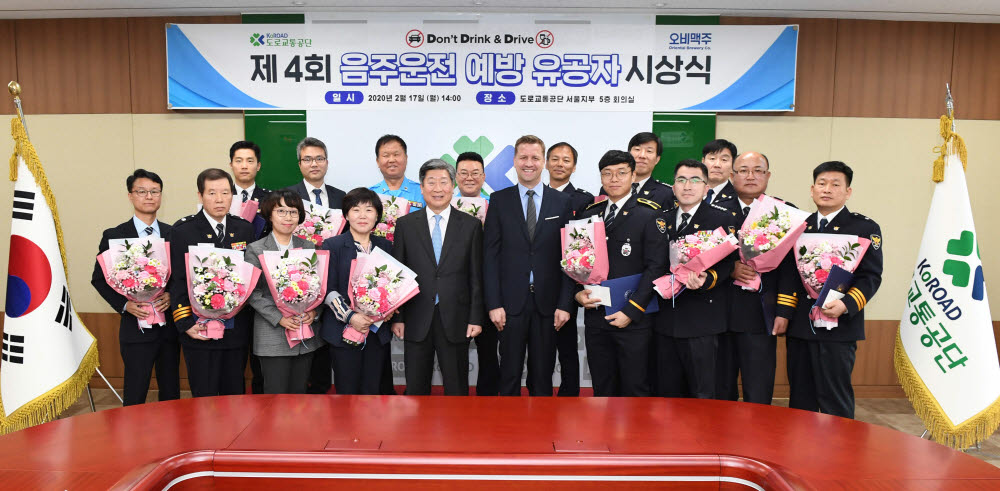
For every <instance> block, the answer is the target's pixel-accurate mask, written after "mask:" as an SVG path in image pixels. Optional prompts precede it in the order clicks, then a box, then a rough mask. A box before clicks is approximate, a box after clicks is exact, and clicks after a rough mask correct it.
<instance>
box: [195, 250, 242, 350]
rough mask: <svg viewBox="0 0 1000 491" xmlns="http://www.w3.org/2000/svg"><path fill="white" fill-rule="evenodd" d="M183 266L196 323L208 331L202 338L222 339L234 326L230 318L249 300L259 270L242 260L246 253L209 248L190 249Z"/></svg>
mask: <svg viewBox="0 0 1000 491" xmlns="http://www.w3.org/2000/svg"><path fill="white" fill-rule="evenodd" d="M184 266H185V268H186V270H187V289H188V298H189V299H190V300H191V310H192V311H193V312H194V313H195V315H196V316H197V318H198V320H197V323H198V324H201V325H204V326H205V327H206V328H207V330H206V331H205V334H203V336H205V337H206V338H209V339H222V336H223V334H225V329H227V328H231V327H232V326H231V324H232V323H231V322H228V321H229V319H232V318H233V317H234V316H235V315H236V314H238V313H239V311H240V309H242V308H243V306H244V305H246V303H247V299H248V298H250V292H251V291H253V288H254V286H255V285H256V284H257V279H258V278H259V277H260V270H259V269H257V268H255V267H254V266H253V265H252V264H250V263H248V262H246V261H244V260H243V251H234V250H232V249H218V248H215V247H210V246H190V247H189V248H188V252H187V253H185V254H184ZM224 321H226V322H224ZM227 324H228V326H227Z"/></svg>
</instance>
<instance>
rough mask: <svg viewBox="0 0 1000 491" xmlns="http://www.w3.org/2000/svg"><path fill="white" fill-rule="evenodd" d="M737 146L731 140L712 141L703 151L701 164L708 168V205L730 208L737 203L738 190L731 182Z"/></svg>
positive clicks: (706, 200)
mask: <svg viewBox="0 0 1000 491" xmlns="http://www.w3.org/2000/svg"><path fill="white" fill-rule="evenodd" d="M737 155H739V154H737V153H736V145H734V144H733V143H732V142H730V141H729V140H723V139H718V140H712V141H710V142H708V143H706V144H705V146H704V147H702V149H701V162H702V163H703V164H705V167H706V168H708V192H707V194H706V195H705V202H706V203H713V204H716V205H719V206H721V207H723V208H729V207H730V206H731V205H732V203H734V202H735V201H736V190H734V189H733V184H732V183H731V182H729V178H730V177H731V176H732V173H733V172H732V171H733V159H735V158H736V156H737Z"/></svg>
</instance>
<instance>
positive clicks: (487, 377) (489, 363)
mask: <svg viewBox="0 0 1000 491" xmlns="http://www.w3.org/2000/svg"><path fill="white" fill-rule="evenodd" d="M455 168H456V169H457V174H456V179H455V181H456V182H457V183H458V185H457V186H455V196H464V197H467V198H477V197H483V198H486V201H487V202H489V200H490V196H489V195H488V194H486V192H485V191H484V190H483V183H484V182H486V174H485V173H484V172H483V171H484V168H485V165H484V163H483V156H482V155H479V154H478V153H476V152H463V153H462V154H461V155H459V156H458V159H457V160H456V162H455ZM483 316H484V318H488V316H487V314H486V313H485V307H484V312H483ZM482 327H483V332H482V333H480V334H479V335H478V336H476V337H474V338H472V340H473V342H474V343H476V356H477V358H478V363H479V375H478V377H477V379H476V395H477V396H495V395H497V394H499V393H500V360H499V357H498V355H497V328H496V326H494V325H493V323H492V322H484V323H483V326H482Z"/></svg>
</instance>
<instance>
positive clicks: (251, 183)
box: [229, 140, 271, 394]
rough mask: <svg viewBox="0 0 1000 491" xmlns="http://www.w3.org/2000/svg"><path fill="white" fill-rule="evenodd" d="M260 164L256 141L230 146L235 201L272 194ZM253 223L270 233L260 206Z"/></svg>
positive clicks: (258, 231) (257, 232)
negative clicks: (262, 177)
mask: <svg viewBox="0 0 1000 491" xmlns="http://www.w3.org/2000/svg"><path fill="white" fill-rule="evenodd" d="M260 165H261V162H260V146H259V145H257V144H256V143H254V142H251V141H244V140H240V141H238V142H236V143H233V145H232V146H231V147H229V168H230V169H231V170H232V171H233V180H234V181H235V184H236V194H235V195H234V196H233V201H234V202H236V203H246V202H247V201H256V202H257V205H258V206H259V205H261V204H263V203H264V198H266V197H267V195H269V194H271V191H270V190H267V189H264V188H262V187H260V186H258V185H257V173H258V172H260ZM252 223H253V226H254V237H255V238H258V239H259V238H261V237H263V236H265V235H267V234H268V233H270V230H268V229H267V220H264V217H262V216H260V208H258V209H257V216H256V217H254V220H253V222H252ZM254 393H255V394H256V393H258V392H254Z"/></svg>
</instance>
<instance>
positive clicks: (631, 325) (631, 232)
mask: <svg viewBox="0 0 1000 491" xmlns="http://www.w3.org/2000/svg"><path fill="white" fill-rule="evenodd" d="M598 168H599V169H600V171H601V185H602V186H603V187H604V189H606V190H607V191H608V199H606V200H603V201H600V202H597V203H593V204H591V205H590V206H589V207H588V208H587V209H586V210H585V211H584V212H583V214H582V215H581V218H587V217H600V218H601V219H602V220H604V226H605V233H606V235H607V239H608V240H607V246H608V279H615V278H622V277H626V276H633V275H642V276H641V277H640V279H639V285H638V287H636V289H635V291H633V292H632V293H631V295H630V296H629V301H628V303H626V304H625V306H624V307H623V308H622V309H621V310H620V311H618V312H615V313H613V314H611V315H606V314H607V312H606V307H602V306H600V300H599V299H597V298H593V297H591V296H590V292H589V291H587V290H585V289H582V288H580V289H579V290H580V291H579V292H578V293H577V294H576V301H577V302H578V303H579V304H580V305H582V306H584V307H585V308H586V309H587V310H586V311H585V313H584V326H585V328H586V335H587V341H586V342H587V362H588V364H589V365H590V374H591V376H592V378H593V381H594V395H595V396H597V397H612V396H626V397H646V396H649V395H650V390H649V363H648V361H647V359H646V358H647V356H649V345H650V341H652V339H653V336H652V325H653V318H652V316H647V315H646V306H648V305H649V302H650V300H652V299H653V295H654V292H653V280H655V279H656V278H659V277H660V276H663V274H664V273H665V272H666V269H667V256H666V254H664V250H666V231H667V227H666V224H667V222H666V220H664V218H663V215H662V214H661V213H660V206H659V205H657V204H656V203H654V202H652V201H649V200H647V199H645V198H639V197H638V196H635V195H633V194H632V191H631V186H630V184H631V183H632V172H633V171H634V169H635V159H634V158H633V157H632V156H631V155H630V154H629V153H628V152H622V151H619V150H609V151H608V152H607V153H605V154H604V156H603V157H601V161H600V163H598ZM563 329H566V328H565V327H563Z"/></svg>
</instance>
